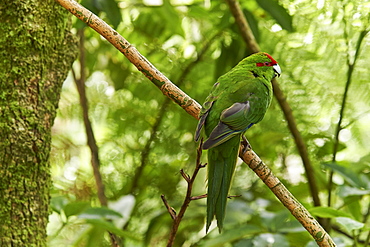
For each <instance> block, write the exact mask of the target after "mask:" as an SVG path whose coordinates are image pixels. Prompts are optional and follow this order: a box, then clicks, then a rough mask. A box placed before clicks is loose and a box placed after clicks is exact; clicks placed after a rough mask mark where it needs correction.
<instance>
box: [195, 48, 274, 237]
mask: <svg viewBox="0 0 370 247" xmlns="http://www.w3.org/2000/svg"><path fill="white" fill-rule="evenodd" d="M280 73H281V70H280V67H279V65H278V64H277V62H276V61H275V60H274V59H273V58H272V57H271V56H270V55H269V54H267V53H263V52H260V53H255V54H252V55H250V56H248V57H246V58H244V59H243V60H242V61H241V62H239V64H237V65H236V66H235V67H234V68H232V69H231V70H230V71H229V72H227V73H226V74H225V75H223V76H221V77H220V78H219V79H218V80H217V83H216V84H215V85H214V86H213V88H212V91H211V93H210V94H209V96H208V97H207V98H206V101H205V102H204V104H203V105H202V109H201V111H200V115H199V123H198V126H197V129H196V132H195V140H196V141H198V140H199V137H200V132H201V129H202V128H203V127H204V130H205V134H206V138H207V139H206V141H205V142H204V143H203V146H202V148H203V149H208V193H207V224H206V231H208V229H209V226H210V225H211V222H212V220H213V218H214V216H216V220H217V226H218V228H219V231H220V232H221V230H222V227H223V221H224V218H225V209H226V200H227V196H228V193H229V188H230V183H231V179H232V176H233V173H234V170H235V165H236V160H237V157H238V152H239V147H240V141H241V138H242V135H243V133H244V132H245V131H246V130H248V129H249V128H250V127H252V125H254V124H256V123H258V122H259V121H261V120H262V118H263V117H264V115H265V113H266V110H267V108H268V107H269V106H270V103H271V99H272V94H273V92H272V85H271V80H272V79H273V78H274V77H275V76H276V75H280Z"/></svg>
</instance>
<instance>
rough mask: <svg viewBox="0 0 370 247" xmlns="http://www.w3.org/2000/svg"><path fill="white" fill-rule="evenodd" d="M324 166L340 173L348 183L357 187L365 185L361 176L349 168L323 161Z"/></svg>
mask: <svg viewBox="0 0 370 247" xmlns="http://www.w3.org/2000/svg"><path fill="white" fill-rule="evenodd" d="M324 166H326V167H329V168H331V169H333V170H334V171H335V172H337V173H338V174H340V175H341V176H342V177H343V178H344V179H345V180H346V181H347V182H348V183H349V184H350V185H352V186H354V187H357V188H365V187H366V184H363V182H362V180H361V178H360V177H359V176H358V175H357V174H356V173H355V172H354V171H352V170H351V169H350V168H348V167H344V166H342V165H339V164H338V163H324Z"/></svg>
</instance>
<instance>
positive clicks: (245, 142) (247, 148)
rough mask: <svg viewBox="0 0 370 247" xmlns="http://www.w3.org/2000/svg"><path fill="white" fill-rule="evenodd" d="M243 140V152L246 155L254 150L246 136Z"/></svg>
mask: <svg viewBox="0 0 370 247" xmlns="http://www.w3.org/2000/svg"><path fill="white" fill-rule="evenodd" d="M242 139H243V140H242V144H243V146H244V147H243V150H242V152H243V154H245V153H246V152H248V151H250V150H252V146H251V144H249V141H248V140H247V138H246V137H245V136H242Z"/></svg>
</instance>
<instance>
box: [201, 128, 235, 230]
mask: <svg viewBox="0 0 370 247" xmlns="http://www.w3.org/2000/svg"><path fill="white" fill-rule="evenodd" d="M239 143H240V135H237V136H235V137H233V138H231V139H230V140H228V141H227V142H225V143H223V144H220V145H219V146H216V147H214V148H211V149H210V150H208V196H207V224H206V231H207V232H208V229H209V227H210V225H211V223H212V220H213V218H214V216H216V220H217V226H218V228H219V231H220V232H221V230H222V228H223V221H224V218H225V211H226V201H227V196H228V193H229V189H230V184H231V179H232V176H233V173H234V170H235V165H236V159H237V157H238V152H239Z"/></svg>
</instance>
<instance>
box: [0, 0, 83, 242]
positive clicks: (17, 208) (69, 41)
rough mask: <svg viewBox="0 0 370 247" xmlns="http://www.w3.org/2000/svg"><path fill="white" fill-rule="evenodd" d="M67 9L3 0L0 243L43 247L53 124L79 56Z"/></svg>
mask: <svg viewBox="0 0 370 247" xmlns="http://www.w3.org/2000/svg"><path fill="white" fill-rule="evenodd" d="M67 16H68V13H67V12H66V11H65V10H64V9H62V8H61V7H60V6H59V5H58V4H56V3H55V2H54V1H53V0H47V1H46V0H6V1H1V2H0V23H1V25H0V31H1V35H0V47H1V49H0V177H1V183H0V198H1V200H0V222H1V225H0V246H46V225H47V221H48V214H49V189H50V185H51V178H50V174H49V163H48V158H49V153H50V143H51V126H52V124H53V121H54V118H55V115H56V109H57V106H58V100H59V96H60V91H61V87H62V83H63V81H64V79H65V77H66V76H67V73H68V70H69V68H70V66H71V63H72V62H73V60H74V59H75V57H76V42H75V41H74V39H73V38H72V36H71V34H70V33H69V32H68V31H67V30H66V26H67Z"/></svg>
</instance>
